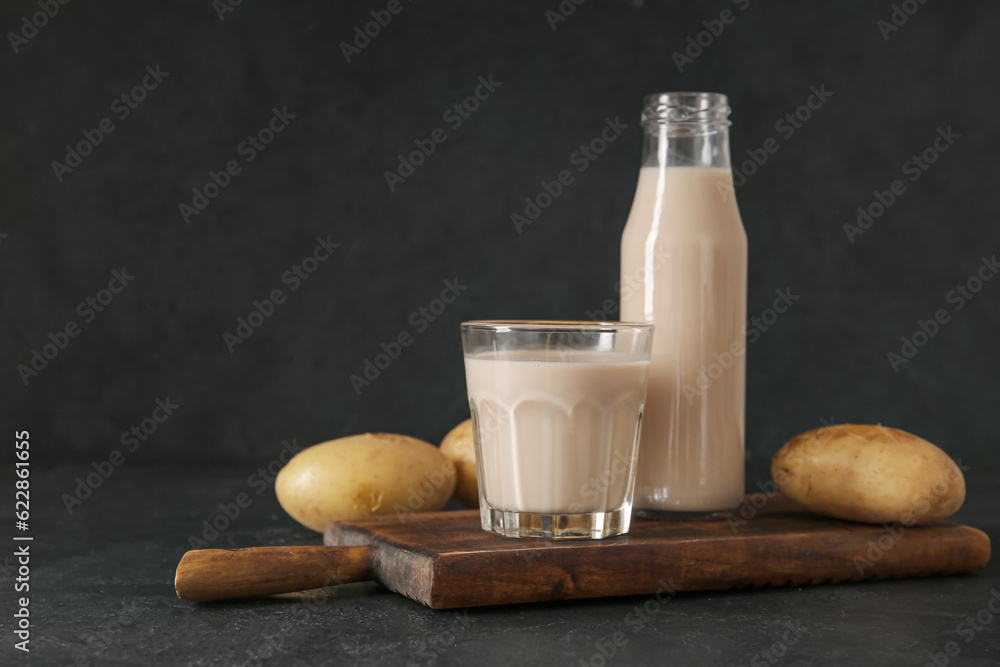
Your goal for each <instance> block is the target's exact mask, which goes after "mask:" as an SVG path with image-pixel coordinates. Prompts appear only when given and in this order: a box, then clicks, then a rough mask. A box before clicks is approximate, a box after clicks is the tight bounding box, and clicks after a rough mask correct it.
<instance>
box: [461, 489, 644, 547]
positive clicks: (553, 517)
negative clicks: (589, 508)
mask: <svg viewBox="0 0 1000 667" xmlns="http://www.w3.org/2000/svg"><path fill="white" fill-rule="evenodd" d="M479 515H480V517H481V518H482V523H483V530H489V531H492V532H494V533H497V534H499V535H503V536H504V537H538V538H542V539H549V540H600V539H603V538H605V537H614V536H615V535H623V534H625V533H627V532H628V528H629V523H630V522H631V519H632V512H631V507H628V506H625V507H623V508H620V509H617V510H613V511H611V512H585V513H582V514H534V513H530V512H512V511H506V510H498V509H494V508H492V507H490V506H489V505H487V504H486V503H485V502H484V501H483V500H482V499H480V504H479Z"/></svg>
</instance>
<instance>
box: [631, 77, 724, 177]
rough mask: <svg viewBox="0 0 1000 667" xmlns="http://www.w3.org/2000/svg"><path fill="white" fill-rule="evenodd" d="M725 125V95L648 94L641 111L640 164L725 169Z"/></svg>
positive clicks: (644, 165) (645, 165) (646, 165)
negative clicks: (641, 145) (641, 144)
mask: <svg viewBox="0 0 1000 667" xmlns="http://www.w3.org/2000/svg"><path fill="white" fill-rule="evenodd" d="M729 125H730V123H729V104H728V101H727V99H726V96H725V95H720V94H719V93H659V94H656V95H648V96H646V99H645V105H644V106H643V110H642V126H643V150H642V166H643V167H716V168H724V169H729V168H730V163H729Z"/></svg>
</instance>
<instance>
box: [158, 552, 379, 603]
mask: <svg viewBox="0 0 1000 667" xmlns="http://www.w3.org/2000/svg"><path fill="white" fill-rule="evenodd" d="M371 551H372V549H371V547H369V546H360V547H255V548H253V549H196V550H194V551H189V552H187V553H186V554H184V556H183V557H182V558H181V562H180V563H178V565H177V575H176V577H175V578H174V588H175V589H176V590H177V597H179V598H180V599H182V600H187V601H188V602H210V601H212V600H230V599H233V598H246V597H254V596H258V595H274V594H276V593H293V592H295V591H305V590H309V589H311V588H323V587H325V586H333V585H335V584H346V583H350V582H352V581H365V580H368V579H371V578H372V576H373V574H372V569H371Z"/></svg>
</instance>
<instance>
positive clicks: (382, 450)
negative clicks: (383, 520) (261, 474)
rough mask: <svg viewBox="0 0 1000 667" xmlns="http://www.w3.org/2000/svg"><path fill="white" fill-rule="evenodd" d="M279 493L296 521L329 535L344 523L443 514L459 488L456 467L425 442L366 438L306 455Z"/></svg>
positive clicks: (279, 482)
mask: <svg viewBox="0 0 1000 667" xmlns="http://www.w3.org/2000/svg"><path fill="white" fill-rule="evenodd" d="M274 488H275V493H276V494H277V496H278V502H279V503H281V506H282V507H283V508H284V509H285V511H286V512H288V514H290V515H291V517H292V518H293V519H295V520H296V521H298V522H299V523H301V524H302V525H304V526H306V527H308V528H311V529H313V530H315V531H318V532H323V530H324V529H325V528H326V527H327V525H329V524H330V523H332V522H334V521H338V520H340V519H353V518H358V517H364V516H375V515H380V514H396V513H397V512H398V513H407V514H408V513H411V512H433V511H437V510H440V509H441V508H442V507H444V506H445V504H446V503H447V502H448V498H450V497H451V494H452V491H453V490H454V489H455V466H454V464H453V463H452V462H451V461H450V460H449V459H448V458H447V457H445V456H444V455H443V454H442V453H441V452H440V451H438V448H437V447H435V446H434V445H432V444H430V443H427V442H424V441H423V440H417V439H416V438H410V437H408V436H405V435H395V434H392V433H365V434H363V435H352V436H348V437H346V438H339V439H337V440H329V441H327V442H322V443H320V444H318V445H313V446H312V447H308V448H306V449H304V450H302V451H301V452H299V453H298V454H296V455H295V456H294V457H292V459H291V460H290V461H289V462H288V464H287V465H286V466H285V467H284V468H282V469H281V472H279V473H278V477H277V479H276V480H275V485H274Z"/></svg>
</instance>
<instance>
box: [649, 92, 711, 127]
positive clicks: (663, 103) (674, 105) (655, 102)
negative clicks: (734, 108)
mask: <svg viewBox="0 0 1000 667" xmlns="http://www.w3.org/2000/svg"><path fill="white" fill-rule="evenodd" d="M729 112H730V108H729V98H728V97H726V96H725V95H723V94H722V93H691V92H686V93H654V94H652V95H646V97H645V98H644V100H643V106H642V124H643V125H644V126H647V127H648V126H649V125H658V124H665V123H670V124H678V125H704V124H711V125H723V126H728V125H730V124H731V123H730V122H729Z"/></svg>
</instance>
